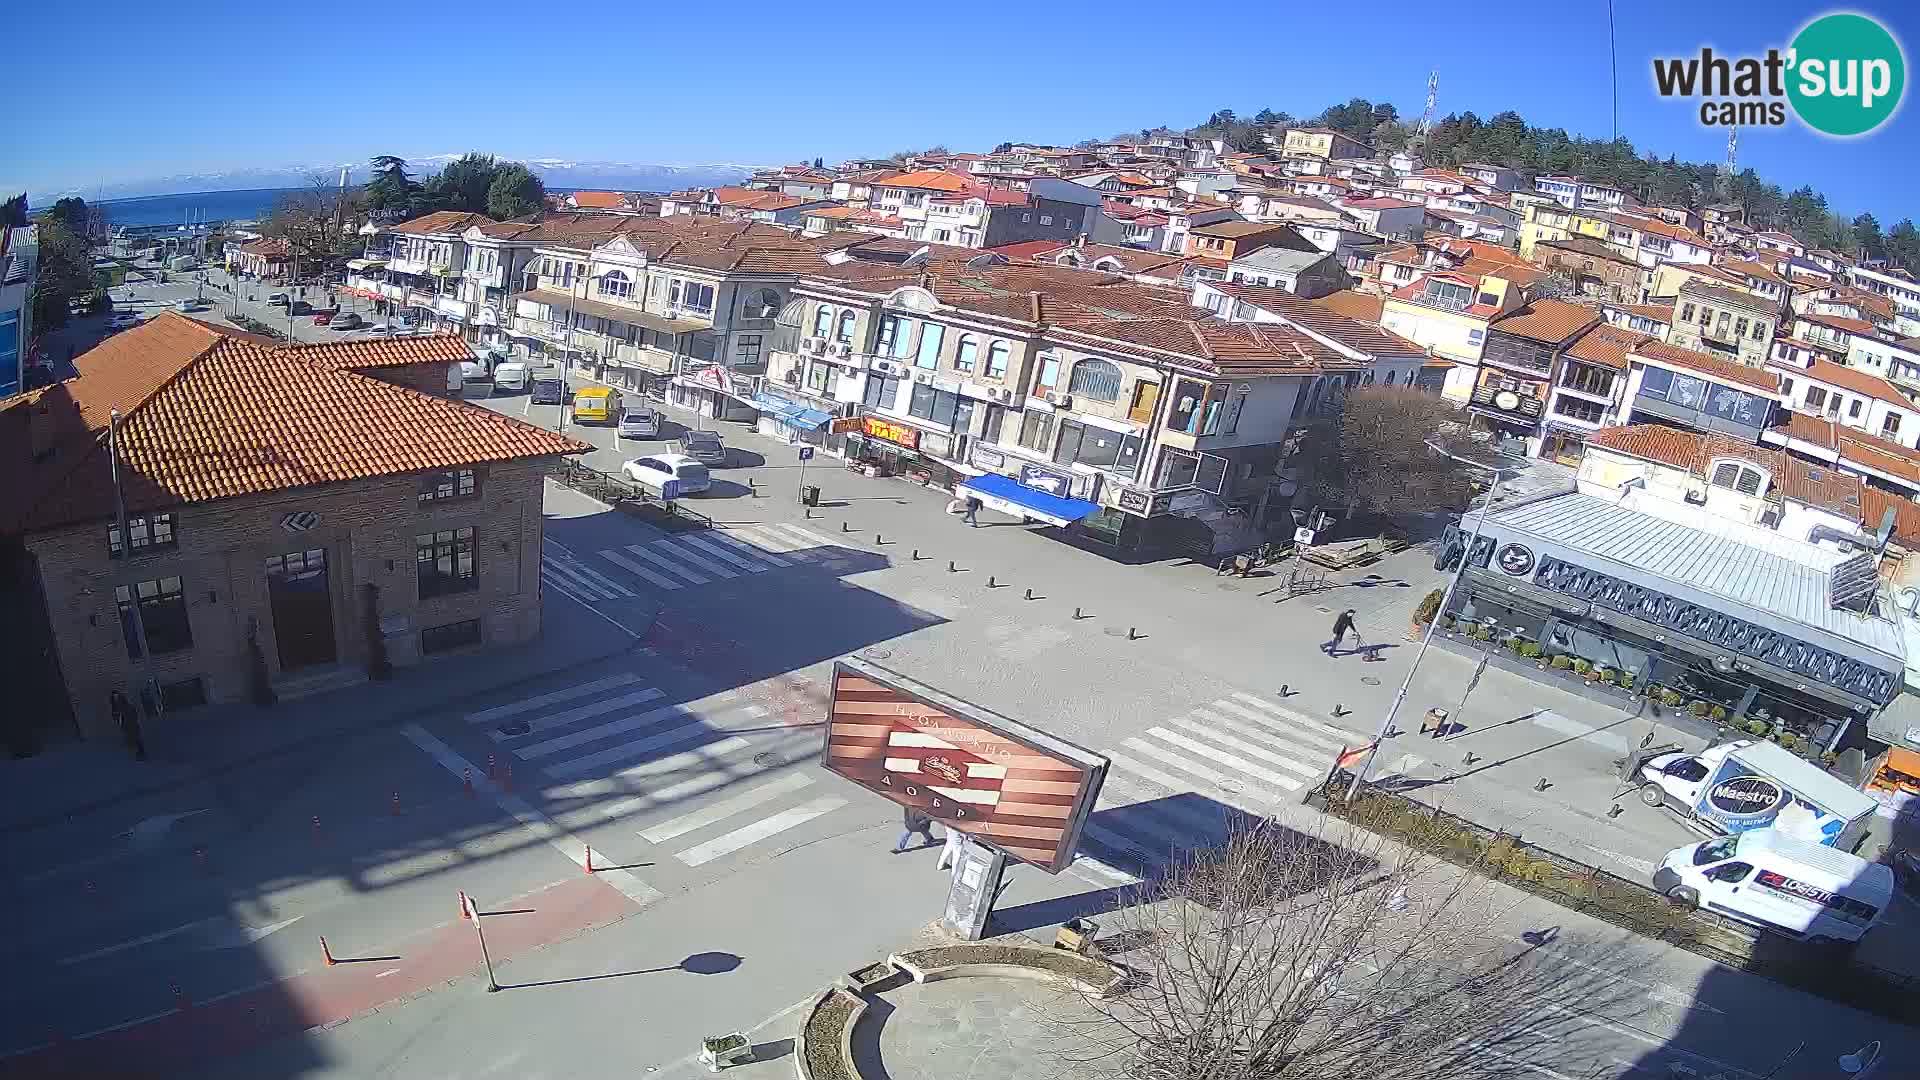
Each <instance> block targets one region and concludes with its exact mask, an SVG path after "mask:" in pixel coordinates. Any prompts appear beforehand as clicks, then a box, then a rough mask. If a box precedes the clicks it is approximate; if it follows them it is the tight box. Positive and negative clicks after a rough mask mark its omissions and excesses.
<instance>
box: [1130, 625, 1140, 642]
mask: <svg viewBox="0 0 1920 1080" xmlns="http://www.w3.org/2000/svg"><path fill="white" fill-rule="evenodd" d="M1127 640H1128V641H1138V640H1140V628H1139V627H1137V626H1129V627H1127Z"/></svg>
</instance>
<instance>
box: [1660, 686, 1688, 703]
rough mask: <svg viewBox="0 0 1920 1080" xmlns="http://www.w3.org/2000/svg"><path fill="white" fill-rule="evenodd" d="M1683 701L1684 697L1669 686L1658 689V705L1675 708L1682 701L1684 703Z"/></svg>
mask: <svg viewBox="0 0 1920 1080" xmlns="http://www.w3.org/2000/svg"><path fill="white" fill-rule="evenodd" d="M1685 700H1686V696H1685V695H1684V694H1682V693H1680V691H1678V690H1675V689H1674V688H1673V687H1671V686H1663V687H1661V688H1660V704H1662V705H1668V706H1676V707H1677V706H1678V705H1679V704H1680V703H1681V702H1682V701H1685Z"/></svg>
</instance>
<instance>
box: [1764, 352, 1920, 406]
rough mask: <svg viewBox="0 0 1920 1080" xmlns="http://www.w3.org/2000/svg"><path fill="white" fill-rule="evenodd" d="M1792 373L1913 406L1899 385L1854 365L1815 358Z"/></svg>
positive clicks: (1885, 400)
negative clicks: (1803, 367) (1801, 368)
mask: <svg viewBox="0 0 1920 1080" xmlns="http://www.w3.org/2000/svg"><path fill="white" fill-rule="evenodd" d="M1794 374H1795V375H1798V376H1799V377H1801V378H1805V379H1808V380H1811V381H1813V382H1822V383H1826V384H1827V385H1828V386H1837V387H1839V388H1840V389H1842V390H1850V391H1852V392H1853V393H1856V394H1859V395H1861V396H1863V397H1870V398H1876V399H1878V400H1880V401H1884V402H1887V403H1888V404H1890V405H1898V406H1900V407H1901V408H1903V409H1906V410H1908V411H1909V412H1911V411H1914V408H1915V407H1914V404H1913V402H1912V401H1911V400H1909V399H1908V398H1907V396H1906V395H1905V394H1903V393H1901V392H1900V388H1899V387H1897V386H1895V385H1893V384H1892V383H1890V382H1888V381H1887V380H1885V379H1883V378H1881V377H1880V376H1878V375H1875V374H1872V373H1871V372H1866V371H1862V370H1860V369H1859V368H1856V367H1848V366H1847V365H1845V364H1836V363H1834V362H1833V361H1831V360H1815V361H1813V363H1812V364H1810V365H1808V366H1807V368H1806V369H1805V371H1804V372H1798V371H1796V372H1794Z"/></svg>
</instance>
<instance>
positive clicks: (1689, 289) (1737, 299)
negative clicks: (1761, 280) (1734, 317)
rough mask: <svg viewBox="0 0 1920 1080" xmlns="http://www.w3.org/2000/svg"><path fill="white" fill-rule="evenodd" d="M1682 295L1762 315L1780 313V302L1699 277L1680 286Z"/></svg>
mask: <svg viewBox="0 0 1920 1080" xmlns="http://www.w3.org/2000/svg"><path fill="white" fill-rule="evenodd" d="M1680 296H1681V297H1682V298H1683V299H1685V298H1692V299H1696V300H1708V301H1711V302H1713V303H1715V304H1722V305H1727V306H1731V307H1738V308H1741V309H1743V310H1746V311H1752V312H1757V313H1759V314H1762V315H1778V314H1779V313H1780V308H1779V305H1778V304H1775V303H1774V302H1773V301H1771V300H1768V299H1767V298H1766V297H1764V296H1761V295H1759V294H1758V293H1750V292H1747V291H1746V290H1744V289H1730V288H1727V287H1726V286H1724V285H1711V284H1708V283H1707V282H1704V281H1700V280H1698V279H1697V278H1696V279H1689V280H1688V281H1687V283H1686V284H1684V285H1682V286H1680Z"/></svg>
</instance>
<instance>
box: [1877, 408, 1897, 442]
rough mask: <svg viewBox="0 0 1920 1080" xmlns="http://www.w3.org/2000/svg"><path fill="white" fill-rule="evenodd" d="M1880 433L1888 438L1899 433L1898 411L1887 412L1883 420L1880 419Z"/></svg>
mask: <svg viewBox="0 0 1920 1080" xmlns="http://www.w3.org/2000/svg"><path fill="white" fill-rule="evenodd" d="M1880 434H1882V435H1884V436H1886V437H1887V438H1889V439H1891V438H1893V437H1895V436H1896V435H1899V434H1900V414H1899V413H1897V412H1890V413H1888V414H1887V418H1886V419H1885V420H1882V421H1880Z"/></svg>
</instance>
